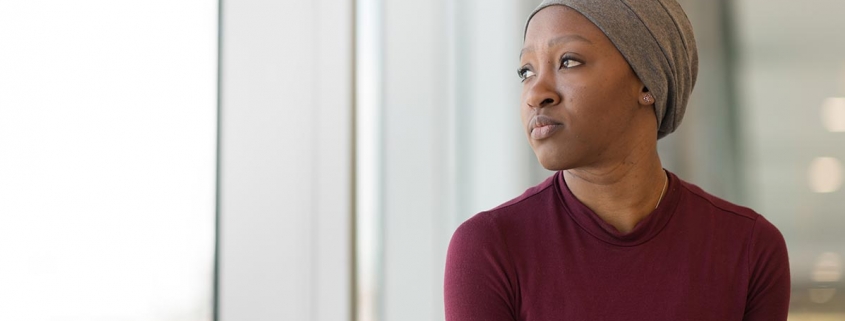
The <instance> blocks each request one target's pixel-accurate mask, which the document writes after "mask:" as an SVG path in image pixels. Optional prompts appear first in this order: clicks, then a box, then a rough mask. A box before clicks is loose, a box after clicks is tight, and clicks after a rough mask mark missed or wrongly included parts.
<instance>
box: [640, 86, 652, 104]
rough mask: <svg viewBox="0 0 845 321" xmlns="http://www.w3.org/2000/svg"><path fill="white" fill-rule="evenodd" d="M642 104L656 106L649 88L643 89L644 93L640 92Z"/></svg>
mask: <svg viewBox="0 0 845 321" xmlns="http://www.w3.org/2000/svg"><path fill="white" fill-rule="evenodd" d="M640 104H642V105H647V106H650V105H653V104H654V96H652V95H651V93H650V92H649V91H648V88H646V87H643V89H642V91H641V92H640Z"/></svg>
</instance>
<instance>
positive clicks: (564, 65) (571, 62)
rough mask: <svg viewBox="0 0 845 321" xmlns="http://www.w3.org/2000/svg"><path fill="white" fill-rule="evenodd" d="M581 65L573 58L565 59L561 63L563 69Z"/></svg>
mask: <svg viewBox="0 0 845 321" xmlns="http://www.w3.org/2000/svg"><path fill="white" fill-rule="evenodd" d="M579 65H581V62H580V61H578V60H574V59H572V58H563V60H561V62H560V67H561V68H572V67H577V66H579Z"/></svg>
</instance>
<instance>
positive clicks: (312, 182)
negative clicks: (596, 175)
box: [218, 0, 353, 321]
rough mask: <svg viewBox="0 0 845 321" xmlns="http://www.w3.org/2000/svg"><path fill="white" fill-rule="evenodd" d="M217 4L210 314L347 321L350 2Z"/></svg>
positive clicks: (233, 319) (226, 320) (232, 319)
mask: <svg viewBox="0 0 845 321" xmlns="http://www.w3.org/2000/svg"><path fill="white" fill-rule="evenodd" d="M221 10H222V17H221V44H222V45H221V56H220V59H221V83H220V95H221V100H220V176H219V177H220V182H219V184H220V187H219V188H220V199H219V202H220V207H219V211H220V222H219V258H218V259H219V291H220V292H219V320H222V321H238V320H315V321H316V320H321V321H322V320H326V321H329V320H331V321H337V320H349V319H350V318H351V309H352V307H351V305H350V302H351V282H352V281H351V278H350V277H351V273H352V272H351V271H352V270H351V269H352V258H351V256H350V253H351V250H352V247H351V246H352V245H351V240H352V234H351V233H352V225H351V224H352V221H351V218H352V200H353V198H352V197H353V196H352V189H351V182H352V176H351V173H352V158H351V155H352V149H351V148H352V142H353V138H352V127H351V125H352V121H351V115H352V112H353V109H352V106H353V105H352V59H353V55H352V31H351V30H352V29H351V28H352V18H353V15H352V2H351V1H344V0H320V1H269V0H267V1H261V0H247V1H231V2H228V1H224V2H223V3H222V5H221Z"/></svg>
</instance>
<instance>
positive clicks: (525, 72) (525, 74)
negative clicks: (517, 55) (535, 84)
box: [516, 68, 534, 81]
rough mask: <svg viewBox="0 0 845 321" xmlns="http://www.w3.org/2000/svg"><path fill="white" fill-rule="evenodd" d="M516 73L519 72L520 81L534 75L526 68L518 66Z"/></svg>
mask: <svg viewBox="0 0 845 321" xmlns="http://www.w3.org/2000/svg"><path fill="white" fill-rule="evenodd" d="M516 73H517V74H519V79H522V81H525V80H526V79H528V78H531V77H533V76H534V72H533V71H531V70H530V69H528V68H519V70H517V71H516Z"/></svg>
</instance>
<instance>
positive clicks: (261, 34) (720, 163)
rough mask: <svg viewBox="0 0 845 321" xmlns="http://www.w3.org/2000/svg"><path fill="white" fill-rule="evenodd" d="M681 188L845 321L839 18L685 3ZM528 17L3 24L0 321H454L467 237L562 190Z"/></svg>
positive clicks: (38, 17)
mask: <svg viewBox="0 0 845 321" xmlns="http://www.w3.org/2000/svg"><path fill="white" fill-rule="evenodd" d="M679 2H680V3H681V5H682V6H683V7H684V9H685V10H686V12H687V14H688V16H689V18H690V20H691V21H692V23H693V26H694V30H695V34H696V39H697V41H698V47H699V55H700V73H699V78H698V82H697V85H696V88H695V90H694V92H693V97H692V99H691V102H690V105H689V108H688V109H687V114H686V117H685V119H684V122H683V124H682V125H681V127H680V129H679V130H678V132H676V133H674V134H672V135H670V136H668V137H667V138H665V139H662V140H661V141H660V142H659V151H660V154H661V158H662V159H663V161H664V166H665V167H666V168H667V169H669V170H671V171H673V172H675V173H676V174H678V175H679V176H680V177H681V178H683V179H685V180H687V181H690V182H692V183H695V184H697V185H699V186H701V187H702V188H704V189H705V190H707V191H709V192H710V193H713V194H715V195H717V196H720V197H722V198H725V199H727V200H729V201H732V202H734V203H738V204H741V205H744V206H748V207H751V208H753V209H755V210H756V211H757V212H759V213H761V214H763V215H764V216H765V217H766V218H767V219H769V220H770V221H771V222H772V223H774V224H775V225H776V226H777V227H778V228H779V229H780V230H781V232H782V233H783V234H784V236H785V238H786V241H787V244H788V247H789V251H790V267H791V269H792V281H793V283H792V286H793V293H792V301H791V303H790V320H793V321H795V320H819V321H825V320H845V280H843V279H842V273H843V255H845V218H843V213H845V200H843V196H845V194H843V193H845V192H843V190H842V183H843V175H845V173H843V164H842V162H843V160H845V58H843V57H845V42H843V41H842V40H841V39H843V38H842V37H843V34H844V33H845V20H843V19H842V18H841V16H842V14H841V13H842V12H845V1H841V0H808V1H800V2H798V1H786V0H765V1H764V0H718V1H715V0H679ZM537 4H538V1H536V0H494V1H480V0H461V1H453V0H433V1H416V2H410V1H397V0H356V1H349V0H314V1H288V0H284V1H266V0H264V1H262V0H242V1H237V2H234V1H233V2H228V1H220V2H218V1H199V0H184V1H158V0H156V1H145V2H130V1H106V0H100V1H97V0H81V1H74V2H72V3H71V2H66V1H64V2H63V1H56V0H32V1H10V0H8V1H7V0H0V320H39V321H40V320H86V321H87V320H145V321H146V320H151V321H152V320H156V321H159V320H160V321H183V320H184V321H189V320H190V321H210V320H333V321H334V320H359V321H384V320H386V321H392V320H403V321H405V320H443V318H444V314H443V302H442V300H443V296H442V279H443V268H444V263H445V253H446V247H447V245H448V242H449V238H450V236H451V234H452V232H453V231H454V229H455V228H456V227H457V226H458V225H459V224H460V223H461V222H463V221H464V220H466V219H467V218H469V217H470V216H472V215H474V214H475V213H477V212H479V211H483V210H486V209H490V208H492V207H495V206H497V205H498V204H501V203H503V202H505V201H507V200H509V199H511V198H513V197H515V196H517V195H519V194H521V193H522V192H523V191H524V190H525V189H526V188H528V187H530V186H533V185H534V184H536V183H538V182H540V181H541V180H543V179H544V178H545V177H547V176H549V175H551V173H550V172H548V171H546V170H544V169H542V168H541V167H540V166H539V164H538V163H537V161H536V159H535V158H534V155H533V153H532V152H531V150H530V148H529V146H528V144H527V143H526V141H525V138H524V134H523V132H522V130H521V125H520V120H519V114H518V108H519V94H520V89H521V88H520V87H521V86H520V83H519V78H518V77H517V75H516V72H515V71H516V68H517V67H518V61H517V59H518V57H517V56H518V52H519V50H520V48H521V38H522V32H523V26H524V23H525V18H526V17H527V15H528V13H530V12H531V10H532V9H533V8H534V7H535V6H536V5H537Z"/></svg>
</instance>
